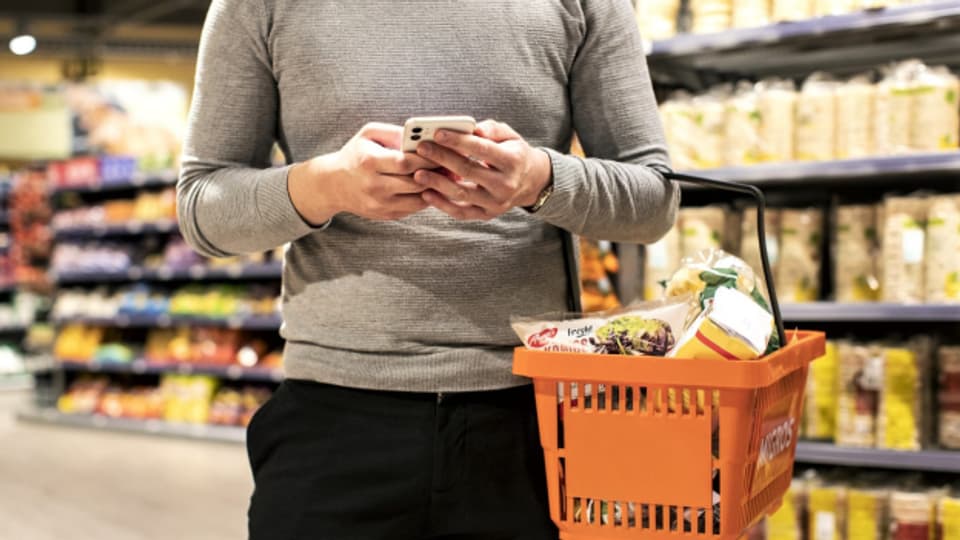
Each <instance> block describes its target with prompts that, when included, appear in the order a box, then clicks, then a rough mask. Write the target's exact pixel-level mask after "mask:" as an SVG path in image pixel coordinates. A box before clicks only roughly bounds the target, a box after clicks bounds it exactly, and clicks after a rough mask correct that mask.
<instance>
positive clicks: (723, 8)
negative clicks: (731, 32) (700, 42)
mask: <svg viewBox="0 0 960 540" xmlns="http://www.w3.org/2000/svg"><path fill="white" fill-rule="evenodd" d="M690 11H691V13H692V14H693V29H692V30H693V33H695V34H706V33H713V32H723V31H724V30H727V29H729V28H730V26H731V24H732V22H733V5H732V0H692V1H691V2H690Z"/></svg>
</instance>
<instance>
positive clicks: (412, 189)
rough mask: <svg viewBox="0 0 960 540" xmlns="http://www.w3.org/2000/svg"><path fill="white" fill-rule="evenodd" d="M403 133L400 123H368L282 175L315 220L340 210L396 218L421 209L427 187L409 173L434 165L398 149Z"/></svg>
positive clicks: (292, 196)
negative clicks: (341, 143) (332, 148)
mask: <svg viewBox="0 0 960 540" xmlns="http://www.w3.org/2000/svg"><path fill="white" fill-rule="evenodd" d="M402 138H403V128H401V127H400V126H393V125H389V124H376V123H373V124H367V125H365V126H364V127H363V128H362V129H361V130H360V131H359V132H358V133H357V134H356V135H354V137H353V138H352V139H350V141H348V142H347V144H345V145H344V146H343V148H341V149H340V150H338V151H337V152H334V153H332V154H326V155H323V156H318V157H315V158H313V159H311V160H309V161H305V162H303V163H299V164H297V165H295V166H294V167H293V168H291V170H290V174H289V177H288V179H287V189H288V190H289V193H290V199H291V200H292V201H293V205H294V206H295V207H296V209H297V211H298V212H300V215H301V216H303V218H304V219H306V220H307V221H308V222H310V223H312V224H314V225H319V224H321V223H323V222H325V221H327V220H329V219H330V218H332V217H333V216H334V215H336V214H338V213H340V212H349V213H351V214H355V215H358V216H361V217H365V218H368V219H376V220H396V219H401V218H404V217H406V216H409V215H410V214H415V213H417V212H419V211H421V210H423V209H424V208H426V207H427V206H429V203H428V202H427V201H425V200H424V199H423V197H422V196H421V194H422V193H423V192H424V191H425V190H426V189H427V188H426V187H424V186H422V185H420V184H418V183H416V182H414V181H413V177H412V175H413V173H414V172H415V171H417V170H420V169H434V168H436V167H437V165H436V164H435V163H433V162H432V161H429V160H427V159H425V158H423V157H421V156H418V155H416V154H412V153H404V152H401V151H400V142H401V140H402Z"/></svg>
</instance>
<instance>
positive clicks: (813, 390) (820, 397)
mask: <svg viewBox="0 0 960 540" xmlns="http://www.w3.org/2000/svg"><path fill="white" fill-rule="evenodd" d="M837 355H838V353H837V345H836V343H834V342H827V351H826V354H825V355H824V356H822V357H821V358H818V359H817V361H816V362H814V363H812V364H810V374H809V376H808V377H807V389H806V400H805V401H804V409H805V410H804V433H805V436H806V437H807V438H808V439H832V438H833V434H834V433H835V432H836V430H837Z"/></svg>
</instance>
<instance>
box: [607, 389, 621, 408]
mask: <svg viewBox="0 0 960 540" xmlns="http://www.w3.org/2000/svg"><path fill="white" fill-rule="evenodd" d="M609 388H610V410H611V411H619V410H620V387H619V386H611V387H609Z"/></svg>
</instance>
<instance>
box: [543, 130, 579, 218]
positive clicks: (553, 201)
mask: <svg viewBox="0 0 960 540" xmlns="http://www.w3.org/2000/svg"><path fill="white" fill-rule="evenodd" d="M541 150H543V151H545V152H546V153H547V155H548V156H550V168H551V172H550V174H551V177H552V179H553V194H552V195H550V198H549V199H547V202H545V203H544V204H543V206H541V207H540V209H539V210H537V212H536V213H535V214H534V215H535V216H537V217H539V218H540V219H543V220H544V221H547V222H550V223H557V222H558V221H562V220H563V219H564V218H567V217H569V214H570V209H571V208H573V201H574V199H575V198H576V194H577V191H578V189H577V187H578V184H580V183H581V182H582V179H583V177H584V174H585V172H584V166H583V161H582V160H581V159H580V158H578V157H576V156H570V155H567V154H561V153H560V152H557V151H556V150H553V149H551V148H541Z"/></svg>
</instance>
